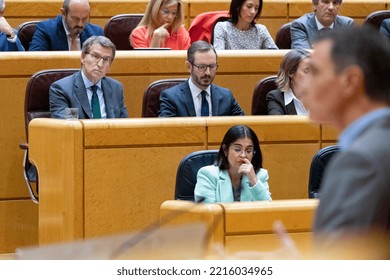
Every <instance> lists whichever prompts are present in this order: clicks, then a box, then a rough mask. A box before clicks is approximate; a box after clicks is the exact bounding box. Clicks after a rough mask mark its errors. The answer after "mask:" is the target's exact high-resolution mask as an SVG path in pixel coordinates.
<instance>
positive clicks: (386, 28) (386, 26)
mask: <svg viewBox="0 0 390 280" xmlns="http://www.w3.org/2000/svg"><path fill="white" fill-rule="evenodd" d="M379 32H381V33H383V34H385V35H386V36H387V37H389V38H390V18H388V19H385V20H383V21H382V24H381V27H380V29H379Z"/></svg>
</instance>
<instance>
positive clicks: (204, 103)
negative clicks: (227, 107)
mask: <svg viewBox="0 0 390 280" xmlns="http://www.w3.org/2000/svg"><path fill="white" fill-rule="evenodd" d="M200 94H201V95H202V105H201V107H200V115H201V116H202V117H208V116H210V113H209V102H207V99H206V94H207V92H206V91H204V90H202V92H201V93H200Z"/></svg>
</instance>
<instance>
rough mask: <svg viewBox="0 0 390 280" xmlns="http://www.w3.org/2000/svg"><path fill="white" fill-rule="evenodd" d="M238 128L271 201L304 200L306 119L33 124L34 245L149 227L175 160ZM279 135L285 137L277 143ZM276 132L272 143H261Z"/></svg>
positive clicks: (313, 137)
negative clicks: (254, 140) (254, 146)
mask: <svg viewBox="0 0 390 280" xmlns="http://www.w3.org/2000/svg"><path fill="white" fill-rule="evenodd" d="M238 123H240V124H247V125H249V126H251V127H253V129H254V130H255V131H256V132H257V133H258V134H259V137H260V141H262V144H261V145H262V148H263V157H264V159H265V160H264V166H265V168H267V169H268V171H269V174H270V181H269V183H270V190H271V192H272V196H273V198H274V199H297V198H306V197H307V182H308V166H309V164H310V161H311V158H312V156H313V155H314V153H315V152H316V151H317V150H318V149H319V148H320V147H321V139H320V133H319V131H320V126H319V125H314V124H312V123H311V122H310V121H309V120H308V119H307V118H305V117H299V116H294V117H292V118H285V117H270V116H263V117H262V116H246V117H214V118H167V119H142V118H139V119H119V120H118V119H117V120H115V119H107V120H78V121H66V120H55V119H35V120H33V121H32V122H31V123H30V160H31V161H32V162H33V163H34V164H35V165H36V166H37V169H38V172H39V178H40V204H39V242H40V244H46V243H51V242H56V241H64V240H74V239H79V238H90V237H94V236H103V235H108V234H114V233H122V232H127V231H133V230H140V229H143V228H145V227H147V226H149V225H150V224H152V223H154V222H155V221H156V220H157V219H158V211H159V207H160V205H161V204H162V203H163V202H164V201H165V200H170V199H173V198H174V188H175V179H176V171H177V167H178V164H179V162H180V160H181V159H182V158H183V157H184V156H185V155H187V154H189V153H190V152H193V151H197V150H202V149H210V148H214V146H213V145H215V144H216V138H218V137H217V136H215V135H216V134H219V135H222V131H224V132H226V130H227V128H228V127H230V126H232V125H236V124H238ZM286 129H287V130H291V133H290V134H288V135H285V136H286V138H283V137H282V135H284V132H282V131H283V130H286ZM278 131H280V133H278ZM293 131H296V134H298V131H299V133H300V134H301V136H298V135H296V136H294V133H292V132H293ZM278 134H280V135H279V136H278V137H279V140H277V141H276V138H275V139H272V137H270V138H267V135H274V137H277V135H278ZM290 136H291V138H290ZM219 141H221V140H219ZM48 151H50V153H48ZM286 174H287V175H286Z"/></svg>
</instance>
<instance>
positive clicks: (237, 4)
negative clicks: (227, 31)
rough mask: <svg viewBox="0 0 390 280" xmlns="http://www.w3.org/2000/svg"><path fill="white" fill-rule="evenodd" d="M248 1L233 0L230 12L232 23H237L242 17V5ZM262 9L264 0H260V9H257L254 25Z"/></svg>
mask: <svg viewBox="0 0 390 280" xmlns="http://www.w3.org/2000/svg"><path fill="white" fill-rule="evenodd" d="M246 1H247V0H232V2H230V10H229V14H230V21H231V22H232V23H234V24H235V23H237V22H238V18H239V17H240V11H241V7H242V6H243V5H244V4H245V2H246ZM262 9H263V0H259V10H258V11H257V14H256V15H255V17H254V19H253V22H252V25H254V24H255V19H257V18H258V17H259V16H260V14H261V10H262Z"/></svg>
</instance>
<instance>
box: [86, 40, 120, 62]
mask: <svg viewBox="0 0 390 280" xmlns="http://www.w3.org/2000/svg"><path fill="white" fill-rule="evenodd" d="M96 44H99V45H100V46H102V47H103V48H109V49H111V51H112V58H111V61H113V60H114V57H115V51H116V47H115V45H114V43H113V42H111V40H110V39H108V38H107V37H105V36H91V37H89V38H88V39H87V40H86V41H85V42H84V44H83V48H82V49H81V53H82V54H83V55H84V56H85V55H86V54H87V53H89V51H90V50H91V47H92V46H93V45H96Z"/></svg>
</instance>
